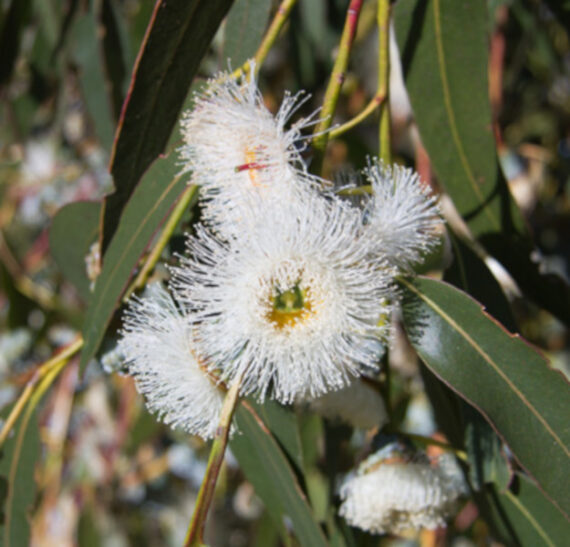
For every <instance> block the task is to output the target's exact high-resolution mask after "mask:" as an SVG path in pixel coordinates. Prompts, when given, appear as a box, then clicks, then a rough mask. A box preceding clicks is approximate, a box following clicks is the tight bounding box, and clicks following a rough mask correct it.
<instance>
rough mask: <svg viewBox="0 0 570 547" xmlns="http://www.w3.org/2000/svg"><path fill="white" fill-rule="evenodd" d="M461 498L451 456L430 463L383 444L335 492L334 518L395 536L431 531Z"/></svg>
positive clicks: (462, 483) (461, 482)
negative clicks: (337, 503) (338, 499)
mask: <svg viewBox="0 0 570 547" xmlns="http://www.w3.org/2000/svg"><path fill="white" fill-rule="evenodd" d="M465 493H466V485H465V481H464V478H463V475H462V472H461V469H460V468H459V466H458V465H457V463H456V462H455V459H454V457H453V456H452V455H451V454H443V455H441V456H440V457H439V458H437V460H434V461H430V460H429V459H428V458H427V456H425V455H424V454H414V457H413V458H412V459H410V457H409V456H406V455H404V454H403V453H401V452H400V451H399V450H398V448H396V447H395V446H394V445H388V446H387V447H384V448H383V449H382V450H380V451H379V452H377V453H376V454H373V455H372V456H370V457H369V458H367V459H366V460H365V461H364V462H363V463H362V464H361V465H360V467H359V468H358V471H357V473H356V474H355V475H352V476H348V477H347V479H346V480H345V482H344V483H343V485H342V486H341V489H340V497H341V499H342V500H343V501H342V505H341V506H340V509H339V514H340V515H341V516H343V517H344V518H345V519H346V520H347V522H348V523H349V524H350V525H352V526H356V527H358V528H362V529H363V530H367V531H369V532H373V533H378V534H385V533H393V534H399V533H401V532H403V531H405V530H408V529H420V528H427V529H435V528H438V527H440V526H445V519H446V518H448V517H450V516H452V515H453V514H454V512H455V511H456V510H457V502H458V498H459V497H460V496H461V495H463V494H465Z"/></svg>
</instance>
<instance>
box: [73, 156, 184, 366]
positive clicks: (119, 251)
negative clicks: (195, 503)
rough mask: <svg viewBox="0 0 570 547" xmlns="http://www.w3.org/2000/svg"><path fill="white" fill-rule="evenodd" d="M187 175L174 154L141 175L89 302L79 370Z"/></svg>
mask: <svg viewBox="0 0 570 547" xmlns="http://www.w3.org/2000/svg"><path fill="white" fill-rule="evenodd" d="M188 178H189V175H188V174H181V173H180V167H179V166H178V165H177V163H176V158H175V157H174V155H170V156H167V157H163V158H159V159H158V160H156V161H155V162H154V163H153V165H152V166H151V167H150V169H149V170H148V171H147V172H146V173H145V175H144V177H143V178H142V180H141V182H140V184H139V185H138V186H137V188H136V190H135V192H134V194H133V196H132V197H131V199H130V200H129V203H128V204H127V206H126V207H125V211H124V213H123V215H122V217H121V221H120V223H119V227H118V229H117V232H116V233H115V236H114V237H113V240H112V241H111V244H110V245H109V249H108V251H107V254H106V255H105V261H104V262H103V268H102V270H101V274H100V275H99V277H98V278H97V282H96V284H95V290H94V292H93V293H92V295H91V299H90V300H89V307H88V308H87V312H86V317H85V322H84V324H83V339H84V341H85V345H84V348H83V351H82V353H81V367H82V368H83V367H84V366H85V364H86V363H87V361H88V360H89V359H91V357H93V355H94V354H95V352H96V351H97V349H98V347H99V344H100V343H101V340H102V339H103V335H104V334H105V330H106V328H107V326H108V324H109V322H110V320H111V318H112V316H113V312H114V311H115V309H116V307H117V305H118V304H119V302H120V299H121V297H122V296H123V294H124V292H125V290H126V288H127V285H128V282H129V280H130V279H131V276H132V274H133V271H134V269H135V267H136V265H137V263H138V261H139V258H140V256H141V255H142V254H143V252H144V250H145V249H146V248H147V246H148V245H149V242H150V241H151V239H152V237H153V235H154V234H155V232H156V231H157V230H158V228H159V227H160V225H161V224H162V223H163V221H164V219H165V217H166V216H167V215H168V212H169V211H170V209H171V208H172V207H173V205H174V204H175V202H176V200H177V198H178V197H179V196H180V194H181V193H182V191H183V190H184V187H185V185H186V184H187V182H188Z"/></svg>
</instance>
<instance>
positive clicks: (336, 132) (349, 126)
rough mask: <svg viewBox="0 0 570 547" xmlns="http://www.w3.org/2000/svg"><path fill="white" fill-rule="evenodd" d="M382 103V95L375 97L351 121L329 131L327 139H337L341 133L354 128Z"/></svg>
mask: <svg viewBox="0 0 570 547" xmlns="http://www.w3.org/2000/svg"><path fill="white" fill-rule="evenodd" d="M383 102H384V96H383V95H376V96H375V97H374V98H373V99H372V100H371V101H370V102H369V103H368V104H367V105H366V108H364V110H362V112H360V113H359V114H357V115H356V116H354V118H352V119H351V120H348V121H347V122H345V123H343V124H342V125H339V126H338V127H335V128H334V129H331V130H330V131H329V139H334V138H336V137H339V136H340V135H342V134H343V133H346V132H347V131H348V130H349V129H352V128H353V127H354V126H356V125H358V124H359V123H360V122H362V121H364V120H365V119H366V118H368V116H370V115H371V114H372V113H373V112H374V111H375V110H376V109H377V108H378V107H379V106H381V105H382V103H383Z"/></svg>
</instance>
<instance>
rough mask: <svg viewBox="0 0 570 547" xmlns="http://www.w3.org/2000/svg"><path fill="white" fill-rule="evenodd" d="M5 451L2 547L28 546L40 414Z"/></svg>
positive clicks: (0, 462) (1, 467)
mask: <svg viewBox="0 0 570 547" xmlns="http://www.w3.org/2000/svg"><path fill="white" fill-rule="evenodd" d="M22 428H24V429H22ZM2 448H3V454H2V460H0V476H1V477H2V478H3V479H5V481H6V484H7V496H6V498H5V502H4V503H3V504H2V513H3V521H2V527H1V528H0V532H1V539H2V545H3V546H4V547H9V546H13V547H19V546H20V545H28V544H29V538H30V523H29V518H28V517H29V515H30V513H31V510H32V505H33V502H34V498H35V494H36V482H35V480H34V467H35V465H36V461H37V460H38V458H39V456H40V438H39V425H38V420H37V411H34V412H33V413H32V415H31V419H30V420H28V421H23V422H22V423H21V425H20V429H18V430H17V431H16V434H15V435H13V436H12V437H10V438H8V439H7V440H6V443H5V444H4V446H3V447H2ZM3 482H4V481H3Z"/></svg>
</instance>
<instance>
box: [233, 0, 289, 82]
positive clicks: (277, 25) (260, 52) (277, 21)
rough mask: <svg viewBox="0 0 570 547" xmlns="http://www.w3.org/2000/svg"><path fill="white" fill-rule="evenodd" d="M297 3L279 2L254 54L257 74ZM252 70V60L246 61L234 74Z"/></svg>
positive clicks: (234, 75) (286, 0) (285, 0)
mask: <svg viewBox="0 0 570 547" xmlns="http://www.w3.org/2000/svg"><path fill="white" fill-rule="evenodd" d="M296 3H297V0H283V1H282V2H281V4H279V7H278V8H277V13H276V14H275V17H274V18H273V21H271V24H270V25H269V28H268V29H267V32H266V33H265V36H264V37H263V40H261V44H260V45H259V48H258V49H257V52H256V53H255V55H254V56H253V60H254V61H255V74H258V73H259V69H260V68H261V65H262V64H263V61H265V58H266V57H267V54H268V53H269V50H270V49H271V47H272V46H273V44H274V43H275V40H277V36H279V32H281V29H282V28H283V25H284V24H285V21H287V19H288V18H289V14H290V13H291V10H292V9H293V6H294V5H295V4H296ZM250 70H251V66H250V62H249V61H246V62H245V63H244V64H243V66H241V67H240V68H238V69H237V70H235V71H234V72H233V74H232V76H233V77H234V78H238V77H239V76H241V75H242V74H249V71H250Z"/></svg>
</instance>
